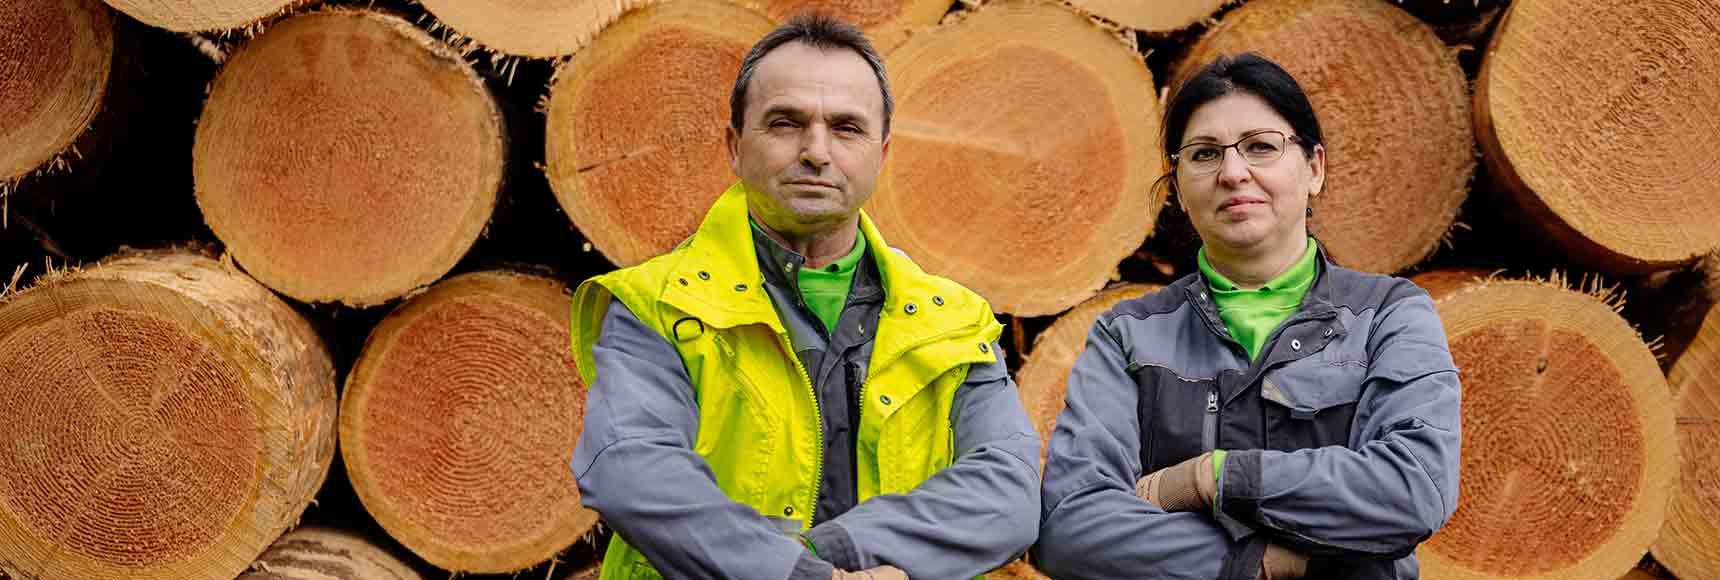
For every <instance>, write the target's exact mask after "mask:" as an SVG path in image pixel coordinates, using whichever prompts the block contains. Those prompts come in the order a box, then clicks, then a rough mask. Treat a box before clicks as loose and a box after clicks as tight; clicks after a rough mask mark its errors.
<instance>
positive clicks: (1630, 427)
mask: <svg viewBox="0 0 1720 580" xmlns="http://www.w3.org/2000/svg"><path fill="white" fill-rule="evenodd" d="M1438 308H1439V313H1440V316H1441V317H1442V318H1443V319H1444V323H1445V327H1446V332H1447V335H1448V337H1449V340H1450V344H1451V351H1452V357H1453V360H1454V361H1455V362H1456V364H1457V367H1458V368H1459V369H1460V370H1461V372H1462V374H1463V379H1462V380H1463V384H1464V393H1463V410H1462V413H1463V449H1462V474H1463V476H1462V483H1461V485H1460V488H1459V491H1458V497H1459V498H1460V499H1459V504H1458V508H1457V513H1456V514H1455V515H1454V516H1453V517H1452V518H1451V521H1450V522H1449V523H1448V524H1446V526H1445V527H1444V528H1443V529H1442V530H1441V531H1440V532H1439V533H1438V534H1437V535H1435V536H1434V537H1433V539H1432V540H1430V541H1428V542H1427V543H1426V544H1425V545H1424V546H1423V547H1422V549H1421V552H1420V553H1421V554H1422V562H1423V567H1424V569H1425V570H1426V571H1427V574H1428V575H1429V576H1430V577H1448V578H1482V577H1487V578H1519V577H1523V578H1527V577H1567V578H1614V577H1618V576H1620V575H1622V574H1624V573H1625V572H1627V571H1628V570H1629V569H1630V568H1631V567H1632V566H1635V565H1636V563H1637V562H1638V561H1639V560H1640V559H1641V558H1642V556H1643V554H1644V552H1646V550H1647V549H1648V546H1649V544H1650V543H1651V542H1653V541H1654V538H1655V537H1656V535H1657V534H1658V533H1659V530H1660V526H1661V523H1662V521H1663V519H1664V517H1665V513H1666V502H1667V499H1668V497H1669V494H1670V493H1671V490H1672V483H1673V480H1672V473H1673V472H1674V470H1675V469H1677V467H1676V463H1675V460H1676V457H1677V453H1678V451H1677V446H1676V443H1675V442H1674V441H1673V437H1674V435H1673V431H1672V426H1673V415H1672V404H1671V399H1670V396H1669V392H1668V389H1667V386H1666V381H1665V379H1664V378H1663V377H1662V375H1661V374H1660V370H1659V367H1658V365H1656V363H1655V361H1654V358H1653V355H1652V354H1650V352H1649V349H1648V347H1647V345H1645V344H1644V343H1643V342H1642V340H1641V338H1640V337H1638V336H1637V334H1636V332H1635V331H1634V330H1633V329H1631V327H1630V326H1629V324H1628V323H1626V322H1625V321H1624V319H1623V318H1621V317H1619V316H1618V315H1617V314H1616V313H1615V312H1614V309H1613V306H1612V305H1611V304H1608V303H1607V302H1605V301H1603V300H1599V299H1597V298H1596V297H1595V296H1593V295H1591V294H1589V293H1586V292H1579V291H1575V290H1568V289H1565V288H1564V287H1563V285H1562V284H1559V283H1546V282H1526V281H1497V280H1495V281H1490V282H1487V283H1482V284H1471V285H1469V286H1467V287H1465V288H1463V289H1461V290H1459V291H1456V292H1453V293H1450V294H1448V295H1446V296H1445V297H1444V298H1442V299H1441V300H1440V301H1439V302H1438ZM1547 530H1559V533H1556V534H1549V533H1547Z"/></svg>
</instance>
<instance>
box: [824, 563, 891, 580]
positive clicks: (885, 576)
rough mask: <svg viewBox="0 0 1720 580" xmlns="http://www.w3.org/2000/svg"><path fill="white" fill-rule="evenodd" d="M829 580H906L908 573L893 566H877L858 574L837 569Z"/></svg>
mask: <svg viewBox="0 0 1720 580" xmlns="http://www.w3.org/2000/svg"><path fill="white" fill-rule="evenodd" d="M830 580H908V573H907V572H903V571H902V570H901V569H900V568H896V567H895V566H879V567H877V568H867V569H865V570H861V571H859V572H849V571H847V570H843V569H841V568H837V569H836V571H835V572H832V573H831V574H830Z"/></svg>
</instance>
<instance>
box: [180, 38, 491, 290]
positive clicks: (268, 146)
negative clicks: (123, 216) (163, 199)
mask: <svg viewBox="0 0 1720 580" xmlns="http://www.w3.org/2000/svg"><path fill="white" fill-rule="evenodd" d="M192 158H193V163H192V171H193V179H194V180H195V183H196V190H197V204H198V206H199V207H201V208H202V210H203V217H204V220H205V221H207V222H208V224H209V227H210V229H212V230H214V232H215V235H216V236H218V237H220V238H221V240H222V241H223V242H225V243H226V244H227V249H228V251H229V252H231V253H232V254H233V256H234V257H235V258H237V260H238V262H239V265H241V266H243V267H244V268H245V270H246V271H248V272H250V273H251V275H253V276H256V277H257V279H258V280H260V281H262V282H263V283H264V284H268V285H269V287H271V288H274V289H276V290H278V291H280V292H281V293H283V294H286V295H288V296H290V297H293V298H295V299H298V300H300V301H304V302H341V303H345V304H347V305H351V306H357V307H363V306H370V305H374V304H380V303H382V302H385V301H387V300H390V299H393V298H396V297H398V296H401V295H403V294H406V293H407V292H409V291H411V290H413V289H415V288H418V287H421V286H425V285H428V284H429V283H431V282H433V281H435V280H436V279H437V278H440V277H442V276H443V275H444V274H446V273H447V272H448V271H449V270H450V269H452V268H453V267H454V264H455V263H456V262H457V261H459V259H460V258H461V257H462V256H463V255H465V253H466V250H467V249H468V248H470V247H471V246H472V243H473V242H474V241H476V240H477V238H478V235H479V233H480V232H482V230H483V228H484V224H485V223H486V222H488V221H489V218H490V213H491V211H492V210H493V209H494V208H495V205H496V191H497V189H498V188H499V187H500V186H501V178H502V171H503V136H502V128H501V118H500V112H499V111H498V110H497V108H496V103H495V101H494V100H493V99H492V98H491V97H490V93H489V92H488V91H487V90H486V89H485V88H484V85H483V83H482V82H481V81H480V80H479V79H478V76H477V74H476V73H474V72H473V71H472V69H471V67H469V66H467V64H466V63H465V61H463V60H461V59H460V57H459V55H457V54H455V53H454V51H453V50H452V49H449V48H448V47H447V46H446V45H444V44H442V43H441V42H440V41H437V40H435V39H433V38H431V37H430V36H429V35H428V34H425V33H424V32H423V31H421V30H419V29H417V28H415V27H413V26H412V25H411V24H410V23H408V22H406V21H405V20H402V19H400V18H397V17H394V16H388V15H384V14H381V13H378V12H373V11H365V10H349V9H327V10H322V11H318V12H312V13H308V14H303V15H299V16H295V17H293V18H290V19H288V20H286V21H284V22H282V23H280V24H277V25H275V26H274V27H272V28H270V29H269V31H268V32H267V33H264V34H263V35H260V36H258V37H256V38H254V39H252V40H251V42H250V43H249V44H248V45H246V46H245V47H244V48H242V49H241V50H239V51H238V52H237V53H236V54H234V55H233V57H232V58H231V60H229V61H228V62H227V64H226V66H224V67H223V68H222V69H221V71H220V73H219V74H218V76H217V77H216V78H215V81H214V83H213V85H212V87H211V89H210V93H209V102H208V103H207V104H206V105H205V106H204V112H203V117H202V120H201V121H200V122H199V123H198V125H197V140H196V144H195V145H194V147H193V151H192Z"/></svg>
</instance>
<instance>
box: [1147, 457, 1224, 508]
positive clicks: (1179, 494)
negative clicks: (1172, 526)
mask: <svg viewBox="0 0 1720 580" xmlns="http://www.w3.org/2000/svg"><path fill="white" fill-rule="evenodd" d="M1216 495H1218V482H1217V481H1215V480H1214V478H1213V476H1212V454H1211V453H1202V454H1201V455H1200V456H1198V457H1195V458H1193V459H1189V460H1188V461H1184V462H1182V463H1178V464H1176V465H1172V466H1170V467H1166V468H1164V469H1160V470H1158V471H1155V472H1152V473H1150V474H1147V476H1146V477H1142V478H1141V479H1140V480H1139V481H1136V482H1135V496H1136V497H1139V498H1141V499H1144V500H1147V503H1150V504H1153V505H1156V506H1159V509H1162V510H1165V511H1167V512H1193V511H1205V510H1209V509H1212V500H1213V497H1214V496H1216Z"/></svg>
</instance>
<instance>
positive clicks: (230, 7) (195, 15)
mask: <svg viewBox="0 0 1720 580" xmlns="http://www.w3.org/2000/svg"><path fill="white" fill-rule="evenodd" d="M8 1H11V0H8ZM316 1H317V0H106V2H107V3H108V5H109V6H112V7H114V9H116V10H119V11H120V12H124V13H126V14H127V15H129V16H131V17H132V18H136V19H138V21H140V22H143V23H144V24H148V25H150V26H154V27H156V28H165V29H168V30H171V31H174V32H212V31H222V30H229V29H234V28H244V27H247V26H250V25H253V24H256V23H258V22H260V21H262V20H265V19H267V18H269V17H271V16H275V15H277V14H281V13H283V12H287V11H289V10H291V9H292V8H294V7H297V6H303V5H306V4H311V3H314V2H316Z"/></svg>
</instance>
